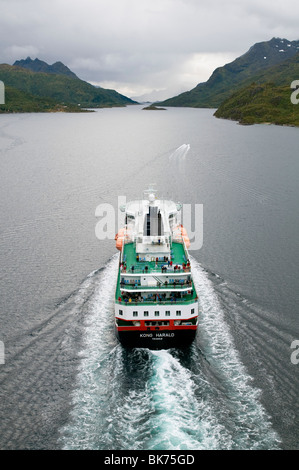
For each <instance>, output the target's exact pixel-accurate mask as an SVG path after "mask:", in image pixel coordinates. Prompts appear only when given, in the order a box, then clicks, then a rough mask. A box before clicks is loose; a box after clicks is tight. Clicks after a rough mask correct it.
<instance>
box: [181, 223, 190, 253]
mask: <svg viewBox="0 0 299 470" xmlns="http://www.w3.org/2000/svg"><path fill="white" fill-rule="evenodd" d="M181 235H182V238H183V240H184V242H185V245H186V248H187V249H188V248H190V240H189V237H188V234H187V230H186V229H185V227H183V225H181Z"/></svg>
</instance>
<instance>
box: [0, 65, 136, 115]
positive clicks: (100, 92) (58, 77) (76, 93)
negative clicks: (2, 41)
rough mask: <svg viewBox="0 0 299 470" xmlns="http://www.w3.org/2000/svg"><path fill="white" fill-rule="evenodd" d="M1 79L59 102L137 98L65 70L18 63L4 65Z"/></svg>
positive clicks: (105, 103)
mask: <svg viewBox="0 0 299 470" xmlns="http://www.w3.org/2000/svg"><path fill="white" fill-rule="evenodd" d="M0 80H2V81H3V82H4V84H5V87H12V88H15V89H17V90H20V91H23V92H25V93H28V94H30V95H33V96H36V97H39V98H46V99H52V100H54V101H55V102H56V104H57V105H73V106H78V105H79V106H80V107H81V108H104V107H113V106H126V105H129V104H134V101H132V100H131V99H129V98H127V97H126V96H123V95H121V94H119V93H117V92H116V91H114V90H107V89H104V88H97V87H94V86H93V85H91V84H90V83H87V82H85V81H83V80H80V79H74V78H73V77H69V76H67V75H64V74H53V73H43V72H33V71H31V70H29V69H26V68H22V67H18V66H15V65H7V64H2V65H0ZM7 104H9V102H7Z"/></svg>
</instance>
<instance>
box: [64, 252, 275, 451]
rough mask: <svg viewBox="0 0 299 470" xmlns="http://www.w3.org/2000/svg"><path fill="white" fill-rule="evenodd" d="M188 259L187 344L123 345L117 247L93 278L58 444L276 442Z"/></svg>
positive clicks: (188, 446)
mask: <svg viewBox="0 0 299 470" xmlns="http://www.w3.org/2000/svg"><path fill="white" fill-rule="evenodd" d="M191 261H192V269H193V275H194V282H195V284H196V288H197V291H198V294H199V298H200V307H201V314H200V324H199V328H198V333H197V337H196V341H195V342H194V343H193V344H192V346H191V347H188V348H186V349H184V350H179V349H171V350H161V351H151V350H148V349H133V350H126V349H124V348H123V347H122V346H121V345H120V344H119V343H118V342H117V340H116V338H115V335H114V315H113V311H114V306H113V302H114V288H115V283H114V282H113V281H112V280H113V279H115V278H116V272H117V266H118V256H115V257H113V258H112V259H111V260H110V262H109V263H108V264H107V266H106V267H105V269H103V270H101V272H99V273H97V274H96V275H94V277H93V276H91V279H90V281H91V280H92V278H93V282H94V292H93V294H92V295H91V296H89V298H88V301H87V302H86V304H85V309H86V314H85V323H84V338H83V344H84V346H83V348H82V350H81V351H80V352H79V353H78V354H79V356H80V367H79V369H78V374H77V383H76V387H75V390H74V393H73V396H72V411H71V413H70V416H69V421H68V423H67V424H66V425H65V426H64V427H63V428H62V429H61V430H60V436H61V437H60V445H61V447H62V448H63V449H98V450H102V449H105V450H134V449H136V450H172V449H180V450H197V449H275V448H278V447H279V437H278V436H277V435H276V433H275V432H274V430H273V428H272V425H271V421H270V418H269V416H268V415H267V414H266V412H265V410H264V408H263V407H262V405H261V402H260V391H259V390H257V389H256V388H255V387H254V386H253V384H252V380H251V378H250V376H249V374H248V373H247V371H246V369H245V367H244V366H243V364H242V362H241V360H240V358H239V355H238V351H237V350H236V348H235V345H234V342H233V338H232V335H231V332H230V330H229V327H228V325H227V324H226V322H225V319H224V315H223V312H222V309H221V305H220V303H219V301H218V297H217V294H216V292H215V290H214V289H213V284H212V283H211V281H210V280H209V279H208V276H207V274H206V273H205V272H204V270H203V269H202V268H201V266H200V265H199V264H198V263H197V262H196V261H195V260H191Z"/></svg>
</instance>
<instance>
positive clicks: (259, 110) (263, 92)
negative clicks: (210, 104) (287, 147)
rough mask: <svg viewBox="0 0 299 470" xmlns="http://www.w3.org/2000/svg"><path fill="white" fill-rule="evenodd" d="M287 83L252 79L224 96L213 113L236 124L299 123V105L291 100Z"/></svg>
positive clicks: (296, 124)
mask: <svg viewBox="0 0 299 470" xmlns="http://www.w3.org/2000/svg"><path fill="white" fill-rule="evenodd" d="M290 97H291V89H290V86H277V85H274V83H262V84H258V83H252V84H250V85H248V86H246V87H244V88H242V89H241V90H238V91H237V92H236V93H234V94H233V95H231V96H230V97H229V98H227V99H226V100H225V101H224V102H223V103H222V104H221V105H220V106H219V108H218V109H217V111H216V112H215V113H214V116H216V117H218V118H224V119H231V120H233V121H239V123H240V124H261V123H269V124H270V123H271V124H278V125H289V126H299V105H294V104H292V102H291V100H290Z"/></svg>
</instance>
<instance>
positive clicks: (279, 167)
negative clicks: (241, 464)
mask: <svg viewBox="0 0 299 470" xmlns="http://www.w3.org/2000/svg"><path fill="white" fill-rule="evenodd" d="M298 138H299V130H298V129H295V128H287V127H278V126H267V125H259V126H246V127H244V126H239V125H238V124H236V123H234V122H229V121H224V120H218V119H216V118H214V117H213V111H211V110H203V109H184V108H181V109H175V108H174V109H171V108H169V109H167V110H166V111H156V112H155V111H143V110H142V107H141V106H133V107H128V108H121V109H103V110H99V111H96V112H93V113H86V114H62V113H61V114H19V115H10V116H9V115H5V116H4V115H2V116H1V117H0V162H1V172H0V180H1V186H0V188H1V189H0V191H1V198H0V211H1V221H0V224H1V225H0V231H1V239H0V263H1V276H0V298H1V311H0V320H1V323H0V340H1V341H3V343H4V346H5V364H4V365H0V381H1V388H0V395H1V400H0V417H1V433H0V447H1V448H2V449H59V448H61V449H112V450H114V449H115V450H117V449H130V450H133V449H140V450H141V449H162V450H172V449H186V450H187V449H190V450H191V449H192V450H195V449H298V448H299V444H298V442H299V440H298V437H299V435H298V390H299V379H298V370H299V369H298V367H299V365H296V364H293V363H292V361H291V354H292V352H293V351H292V349H291V343H292V342H293V341H294V340H295V339H299V322H298V317H297V315H298V307H297V305H298V300H299V299H298V278H299V276H298V274H299V273H298V266H299V260H298V253H299V249H298V248H299V247H298V229H299V221H298V206H297V205H298V191H299V189H298V183H297V181H298V173H299V162H298V152H297V145H298ZM151 183H156V186H157V189H158V191H159V194H160V195H162V196H167V197H170V198H173V199H174V200H178V201H181V202H182V203H189V204H191V205H192V207H194V205H195V204H203V214H204V216H203V246H202V248H201V249H199V250H196V251H191V252H190V255H191V262H192V267H193V272H194V280H195V283H196V286H197V290H198V294H199V298H200V309H201V315H200V320H199V329H198V334H197V337H196V340H195V342H194V344H193V345H192V346H191V347H189V348H186V349H184V350H175V349H173V350H167V351H166V350H164V351H149V350H147V349H139V350H138V349H134V350H132V351H128V350H125V349H123V348H122V347H121V346H120V345H119V344H118V342H117V340H116V338H115V336H114V320H113V295H114V287H115V281H116V279H115V276H116V270H117V265H118V255H117V253H116V250H115V243H114V240H110V239H106V240H98V239H97V238H96V235H95V228H96V224H97V222H98V219H97V218H96V217H95V210H96V208H97V206H98V205H100V204H109V205H111V206H112V207H114V208H115V210H116V209H117V203H118V196H122V197H126V199H127V200H130V199H132V198H140V197H141V196H142V191H143V189H145V188H146V187H147V186H149V185H150V184H151ZM106 207H107V206H106Z"/></svg>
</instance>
